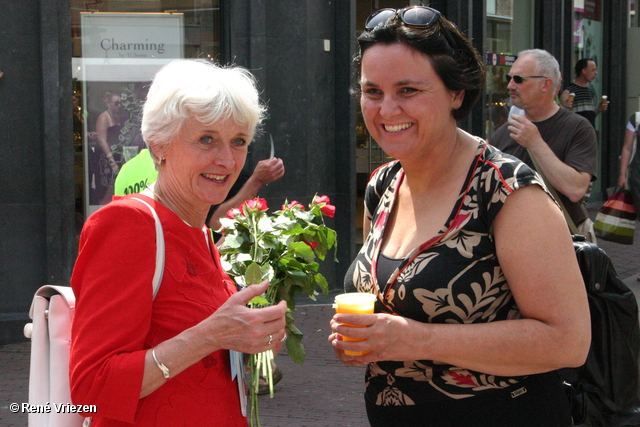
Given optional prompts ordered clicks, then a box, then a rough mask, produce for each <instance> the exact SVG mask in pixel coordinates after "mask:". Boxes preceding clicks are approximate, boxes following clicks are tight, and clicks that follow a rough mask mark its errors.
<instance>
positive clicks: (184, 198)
mask: <svg viewBox="0 0 640 427" xmlns="http://www.w3.org/2000/svg"><path fill="white" fill-rule="evenodd" d="M264 115H265V109H264V107H263V106H262V104H261V103H260V100H259V96H258V92H257V88H256V84H255V81H254V78H253V77H252V76H251V74H250V73H249V72H248V71H247V70H245V69H242V68H239V67H220V66H217V65H214V64H212V63H209V62H205V61H199V60H179V61H174V62H171V63H170V64H168V65H166V66H165V67H163V68H162V69H161V70H160V71H159V72H158V73H157V74H156V76H155V78H154V80H153V83H152V85H151V87H150V90H149V93H148V97H147V101H146V103H145V105H144V112H143V119H142V133H143V136H144V140H145V142H146V143H147V145H148V147H149V149H150V151H151V152H152V154H153V158H154V161H155V162H156V165H157V167H158V178H157V180H156V182H155V183H154V184H153V185H152V186H151V190H150V191H145V192H143V193H141V194H134V195H129V196H125V197H123V198H121V199H118V200H115V201H112V202H111V203H109V204H107V205H106V206H104V207H102V208H101V209H99V210H98V211H96V212H95V213H94V214H93V215H91V217H90V218H89V219H88V220H87V222H86V223H85V226H84V228H83V231H82V236H81V241H80V250H79V255H78V259H77V261H76V265H75V267H74V272H73V276H72V279H71V284H72V287H73V290H74V292H75V294H76V298H77V299H76V312H75V317H74V319H73V325H72V336H73V341H72V347H71V358H70V360H71V361H70V377H71V395H72V399H73V402H74V403H75V404H92V405H96V406H97V408H98V413H97V414H94V419H93V422H94V424H92V425H95V426H96V427H101V426H121V425H128V424H127V423H129V424H135V425H136V426H151V425H160V424H162V425H182V424H186V425H210V423H211V422H216V423H220V424H224V425H232V426H246V425H247V420H246V418H245V417H244V416H242V414H241V410H240V407H241V406H240V399H241V398H242V397H241V396H240V395H239V393H238V384H237V381H236V380H233V379H232V376H231V367H230V363H231V361H230V353H229V350H234V351H236V352H240V353H247V354H251V353H258V352H262V351H266V350H269V349H273V350H274V351H276V352H277V351H279V350H280V348H281V346H282V342H281V341H280V340H282V339H283V338H284V327H285V318H284V315H285V312H286V303H285V302H284V301H283V302H282V303H281V304H278V305H276V306H272V307H267V308H264V309H250V308H248V307H247V306H246V304H247V302H248V301H249V300H251V299H252V298H253V297H254V296H256V295H260V294H262V293H263V292H264V291H265V290H266V287H267V285H268V284H267V283H266V282H264V283H262V284H260V285H254V286H251V287H248V288H247V289H245V290H242V291H240V292H237V291H236V288H235V286H234V285H233V281H232V280H230V279H229V277H228V276H227V275H226V273H225V272H224V270H223V269H222V268H221V266H220V259H219V253H218V250H217V248H216V247H215V245H214V244H213V241H212V238H211V235H210V233H209V231H208V229H207V228H206V226H205V225H204V222H205V218H206V215H207V212H208V210H209V207H210V206H211V205H212V204H217V203H220V202H222V200H224V198H225V197H226V195H227V192H228V191H229V189H230V188H231V186H232V184H233V182H234V181H235V180H236V178H237V177H238V175H239V173H240V171H241V170H242V167H243V165H244V162H245V159H246V155H247V150H248V146H249V143H250V142H251V141H252V139H253V137H254V135H255V133H256V130H257V129H258V126H259V125H260V124H261V122H262V120H263V118H264ZM133 197H137V198H141V199H142V200H144V201H146V202H147V203H149V204H150V205H152V206H153V207H154V208H155V210H156V211H157V213H158V215H159V217H160V219H161V222H162V226H163V229H164V236H165V245H166V250H165V256H166V261H165V270H164V275H163V280H162V283H161V286H160V290H159V292H158V294H157V296H156V297H155V299H153V298H152V295H151V278H152V276H153V273H154V271H155V256H154V254H155V230H154V220H153V218H152V217H151V215H150V213H149V211H148V209H147V208H146V207H145V206H144V205H142V204H141V203H140V202H138V201H135V200H132V198H133ZM238 377H239V378H241V377H242V372H240V373H238Z"/></svg>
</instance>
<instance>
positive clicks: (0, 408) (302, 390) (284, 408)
mask: <svg viewBox="0 0 640 427" xmlns="http://www.w3.org/2000/svg"><path fill="white" fill-rule="evenodd" d="M597 208H598V206H594V207H591V208H590V209H589V212H590V214H591V216H592V218H593V217H595V213H596V212H597ZM636 228H637V229H638V230H640V224H637V227H636ZM598 244H599V246H600V247H601V248H602V249H604V250H605V252H606V253H607V254H608V255H609V257H610V258H611V259H612V261H613V264H614V267H615V269H616V271H617V273H618V275H619V276H620V277H621V278H622V279H623V280H624V282H625V283H626V284H627V285H628V286H629V288H630V289H631V290H633V292H634V293H635V294H636V297H637V298H639V299H640V282H638V281H637V277H638V275H639V274H640V233H637V234H636V239H635V243H634V244H633V245H620V244H617V243H611V242H607V241H603V240H600V241H599V242H598ZM339 292H340V291H338V290H336V291H333V292H332V294H331V295H330V296H329V297H328V298H326V299H323V298H319V299H318V301H310V300H307V299H301V300H300V301H299V302H298V306H297V309H296V312H295V315H294V316H295V321H296V326H297V327H298V328H299V329H300V330H301V331H302V332H303V334H304V340H303V343H304V345H305V348H306V351H307V357H306V360H305V363H304V364H303V365H302V366H300V365H297V364H295V363H294V362H292V361H291V359H290V358H289V357H288V356H287V355H286V351H284V350H283V352H282V353H281V354H280V355H278V356H277V358H276V363H277V365H278V366H279V367H280V368H281V369H282V371H283V373H284V377H283V378H282V381H280V383H278V384H277V385H276V386H275V395H274V397H273V398H272V399H271V398H269V396H268V395H267V396H260V397H259V402H260V406H259V410H260V418H261V421H262V425H263V426H264V427H270V426H273V427H280V426H287V427H311V426H313V427H325V426H326V427H334V426H345V427H349V426H353V427H360V426H362V427H365V426H368V425H369V423H368V422H367V417H366V412H365V408H364V401H363V397H362V393H363V390H364V367H358V368H354V367H346V366H343V365H342V364H340V363H339V362H338V361H337V359H336V358H335V356H334V355H333V351H332V349H331V347H330V346H329V344H328V342H327V336H328V334H329V320H330V319H331V317H332V316H333V313H334V311H333V309H332V307H331V302H332V301H333V295H335V294H336V293H339ZM29 351H30V342H29V341H24V342H18V343H13V344H7V345H4V346H0V426H1V427H13V426H20V427H23V426H26V425H27V415H26V414H22V413H15V414H14V413H11V412H10V411H9V405H10V404H11V403H22V402H27V401H28V394H29V391H28V381H29V380H28V377H29Z"/></svg>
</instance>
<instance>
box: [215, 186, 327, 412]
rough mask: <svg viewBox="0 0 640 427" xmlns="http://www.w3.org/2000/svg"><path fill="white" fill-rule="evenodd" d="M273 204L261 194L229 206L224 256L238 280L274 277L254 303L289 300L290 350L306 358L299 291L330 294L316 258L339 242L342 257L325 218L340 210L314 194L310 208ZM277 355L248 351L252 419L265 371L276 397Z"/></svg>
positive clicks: (299, 359) (293, 355)
mask: <svg viewBox="0 0 640 427" xmlns="http://www.w3.org/2000/svg"><path fill="white" fill-rule="evenodd" d="M268 209H269V208H268V207H267V202H266V200H264V199H261V198H256V199H252V200H248V201H246V202H244V203H243V204H242V205H241V206H240V207H239V208H237V209H232V210H230V211H229V212H227V215H226V218H222V219H221V220H220V223H221V225H222V228H221V231H220V232H221V234H222V235H223V236H224V242H223V243H222V245H221V246H220V248H219V249H220V256H221V260H222V264H223V267H224V269H225V270H226V272H227V274H228V275H229V276H230V277H232V278H233V279H234V280H235V282H236V284H238V285H239V286H241V287H245V286H250V285H253V284H258V283H261V282H262V281H264V280H267V281H268V282H269V283H270V285H269V288H268V289H267V292H266V293H265V294H264V295H262V296H259V297H256V298H254V299H253V300H251V301H250V303H249V305H250V306H252V307H266V306H270V305H274V304H277V303H278V302H279V301H281V300H285V301H286V302H287V306H288V308H289V311H288V312H287V315H286V320H287V326H286V333H287V337H288V338H287V341H286V346H287V352H288V354H289V356H290V357H291V359H292V360H293V361H295V362H296V363H299V364H302V363H303V362H304V359H305V356H306V353H305V350H304V346H303V345H302V333H301V332H300V330H298V328H296V327H295V325H294V318H293V312H294V310H295V295H297V294H299V293H302V292H304V293H305V294H306V295H307V296H309V297H310V298H312V299H315V296H316V295H318V291H317V289H320V291H322V292H323V294H324V295H325V296H326V295H327V293H328V284H327V280H326V279H325V277H324V276H323V275H322V274H321V273H320V271H319V269H320V264H319V263H318V262H316V258H317V259H319V260H321V261H324V260H325V258H326V255H327V253H328V251H329V250H330V249H331V248H334V255H333V256H334V261H336V262H337V258H336V252H335V245H336V232H335V231H334V230H332V229H330V228H329V227H327V226H326V225H325V223H324V216H327V217H330V218H331V217H333V216H334V215H335V206H333V205H331V204H330V200H329V197H327V196H315V197H314V198H313V200H312V201H311V203H310V204H309V206H308V209H307V208H305V206H304V205H302V204H301V203H299V202H297V201H292V202H291V203H289V202H287V201H285V204H284V205H283V206H282V209H281V210H279V211H276V212H274V213H273V215H269V214H268V213H267V211H268ZM272 360H273V353H272V352H270V351H269V352H265V353H261V354H257V355H251V356H250V357H249V367H250V368H251V376H250V381H249V385H250V387H249V394H250V397H251V418H250V420H251V425H254V419H255V420H256V421H257V424H258V425H260V422H259V416H258V414H257V391H258V383H259V377H260V375H262V376H264V377H265V378H266V379H267V382H268V383H269V388H270V395H271V396H272V397H273V378H272V372H271V361H272ZM254 411H255V412H254Z"/></svg>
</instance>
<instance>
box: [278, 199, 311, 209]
mask: <svg viewBox="0 0 640 427" xmlns="http://www.w3.org/2000/svg"><path fill="white" fill-rule="evenodd" d="M285 209H302V210H303V211H304V210H306V208H305V207H304V205H303V204H302V203H300V202H298V201H297V200H294V201H293V202H291V203H289V204H288V205H282V210H285Z"/></svg>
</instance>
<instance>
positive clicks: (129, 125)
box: [73, 12, 184, 216]
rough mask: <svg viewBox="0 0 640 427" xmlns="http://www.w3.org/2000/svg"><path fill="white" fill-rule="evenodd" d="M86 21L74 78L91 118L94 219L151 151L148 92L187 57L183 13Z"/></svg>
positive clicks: (89, 191) (88, 166) (88, 145)
mask: <svg viewBox="0 0 640 427" xmlns="http://www.w3.org/2000/svg"><path fill="white" fill-rule="evenodd" d="M80 19H81V27H82V58H74V61H73V72H74V77H76V78H77V79H78V80H79V81H81V82H82V87H83V93H84V96H83V98H84V103H85V105H84V110H85V111H86V114H87V117H86V121H85V122H86V124H85V128H86V132H85V138H84V139H85V142H84V150H83V151H84V165H85V167H84V170H85V178H84V179H85V181H84V184H85V185H84V188H85V197H84V199H85V215H87V216H88V215H90V214H91V213H93V212H94V211H96V210H97V209H99V208H100V207H101V206H103V205H105V204H107V203H108V202H109V201H111V198H112V196H113V195H114V185H115V183H116V179H117V177H118V174H119V173H120V170H121V169H122V167H123V166H124V164H125V163H127V162H128V161H129V160H131V159H132V158H134V157H135V156H136V155H138V154H139V153H140V152H141V151H142V150H143V149H144V148H145V143H144V140H143V138H142V135H141V133H140V124H141V120H142V105H143V102H144V99H145V98H146V92H147V90H148V88H149V85H150V84H151V80H152V79H153V76H154V75H155V73H156V72H157V71H158V70H159V69H160V68H161V67H162V66H163V65H165V64H167V63H169V62H171V61H172V60H174V59H178V58H182V57H183V46H184V43H183V38H184V24H183V15H182V14H180V13H101V12H95V13H89V12H87V13H81V18H80ZM149 161H150V160H149ZM151 179H152V178H150V179H149V180H151ZM153 179H154V178H153ZM145 181H146V180H145ZM148 183H150V182H148ZM120 187H123V185H120ZM126 187H127V188H131V189H133V185H130V186H126ZM136 188H137V189H138V191H141V190H142V189H144V185H140V184H139V183H138V185H137V186H136ZM127 192H132V191H130V190H127Z"/></svg>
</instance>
